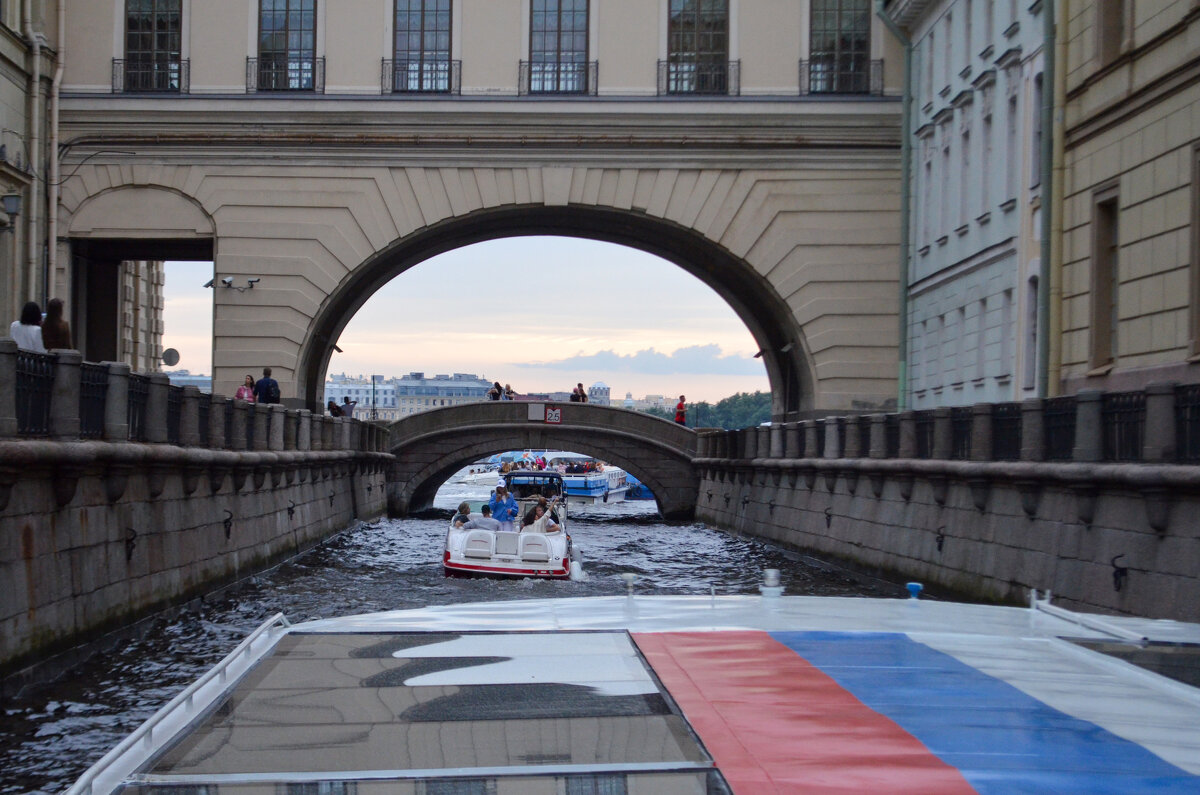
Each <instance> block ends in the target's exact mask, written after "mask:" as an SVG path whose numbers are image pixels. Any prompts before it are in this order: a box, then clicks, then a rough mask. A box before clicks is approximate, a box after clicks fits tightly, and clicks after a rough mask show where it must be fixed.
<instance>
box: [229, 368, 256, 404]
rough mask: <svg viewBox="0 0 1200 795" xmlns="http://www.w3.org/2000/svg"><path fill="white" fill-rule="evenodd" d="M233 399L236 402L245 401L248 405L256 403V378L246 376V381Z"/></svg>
mask: <svg viewBox="0 0 1200 795" xmlns="http://www.w3.org/2000/svg"><path fill="white" fill-rule="evenodd" d="M233 398H234V400H244V401H246V402H247V403H253V402H254V376H252V375H250V374H249V373H247V374H246V380H245V381H243V382H242V385H241V386H239V387H238V388H237V393H236V394H235V395H234V396H233Z"/></svg>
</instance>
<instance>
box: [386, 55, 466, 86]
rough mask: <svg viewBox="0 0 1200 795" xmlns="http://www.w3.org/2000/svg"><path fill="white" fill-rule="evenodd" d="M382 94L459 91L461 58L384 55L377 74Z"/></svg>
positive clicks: (460, 84)
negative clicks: (411, 58) (414, 58)
mask: <svg viewBox="0 0 1200 795" xmlns="http://www.w3.org/2000/svg"><path fill="white" fill-rule="evenodd" d="M379 90H380V91H381V92H382V93H384V94H461V93H462V61H397V60H394V59H391V58H384V59H383V64H382V66H381V68H380V74H379Z"/></svg>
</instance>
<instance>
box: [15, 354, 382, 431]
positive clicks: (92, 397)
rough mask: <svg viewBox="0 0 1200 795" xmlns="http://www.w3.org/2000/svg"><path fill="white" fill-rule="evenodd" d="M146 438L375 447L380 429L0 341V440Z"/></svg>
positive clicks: (117, 365)
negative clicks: (237, 398) (214, 392)
mask: <svg viewBox="0 0 1200 795" xmlns="http://www.w3.org/2000/svg"><path fill="white" fill-rule="evenodd" d="M3 439H12V440H19V439H50V440H54V441H79V440H92V441H108V442H147V443H157V444H170V445H176V446H179V447H202V448H208V449H213V450H233V451H243V450H245V451H288V450H349V451H359V452H385V451H386V447H387V440H388V432H387V429H386V428H384V427H382V426H379V425H375V424H370V423H364V422H360V421H358V420H352V419H346V418H342V417H326V416H322V415H313V414H312V413H311V412H309V411H308V410H306V409H300V410H295V409H287V408H285V407H284V406H282V405H261V404H255V403H247V402H245V401H241V400H234V399H232V398H226V397H224V396H222V395H210V394H207V393H203V392H201V391H200V390H199V389H197V388H196V387H191V386H185V387H180V386H172V385H171V383H170V380H169V378H168V377H167V375H166V374H164V373H150V374H146V375H143V374H139V373H133V372H131V371H130V368H129V365H127V364H121V363H118V362H102V363H93V362H85V361H83V357H82V355H81V354H80V353H79V352H78V351H71V350H60V351H55V352H53V353H32V352H30V351H25V350H19V349H18V348H17V345H16V343H15V342H13V341H12V340H10V339H0V440H3Z"/></svg>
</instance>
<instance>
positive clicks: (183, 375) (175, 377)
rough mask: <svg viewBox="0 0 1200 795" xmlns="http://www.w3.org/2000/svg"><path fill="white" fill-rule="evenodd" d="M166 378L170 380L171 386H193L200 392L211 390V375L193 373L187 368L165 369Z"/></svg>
mask: <svg viewBox="0 0 1200 795" xmlns="http://www.w3.org/2000/svg"><path fill="white" fill-rule="evenodd" d="M165 372H166V375H167V378H169V379H170V380H171V386H194V387H196V388H197V389H199V390H200V391H201V392H209V393H211V392H212V376H211V375H204V374H202V373H196V374H195V375H193V374H192V373H190V372H188V371H187V370H167V371H165Z"/></svg>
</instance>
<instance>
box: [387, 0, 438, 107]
mask: <svg viewBox="0 0 1200 795" xmlns="http://www.w3.org/2000/svg"><path fill="white" fill-rule="evenodd" d="M394 45H395V46H394V48H393V54H394V57H395V61H394V63H393V68H392V90H393V91H401V92H410V91H411V92H430V93H448V92H449V91H450V89H451V69H452V65H451V62H450V0H396V34H395V42H394Z"/></svg>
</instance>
